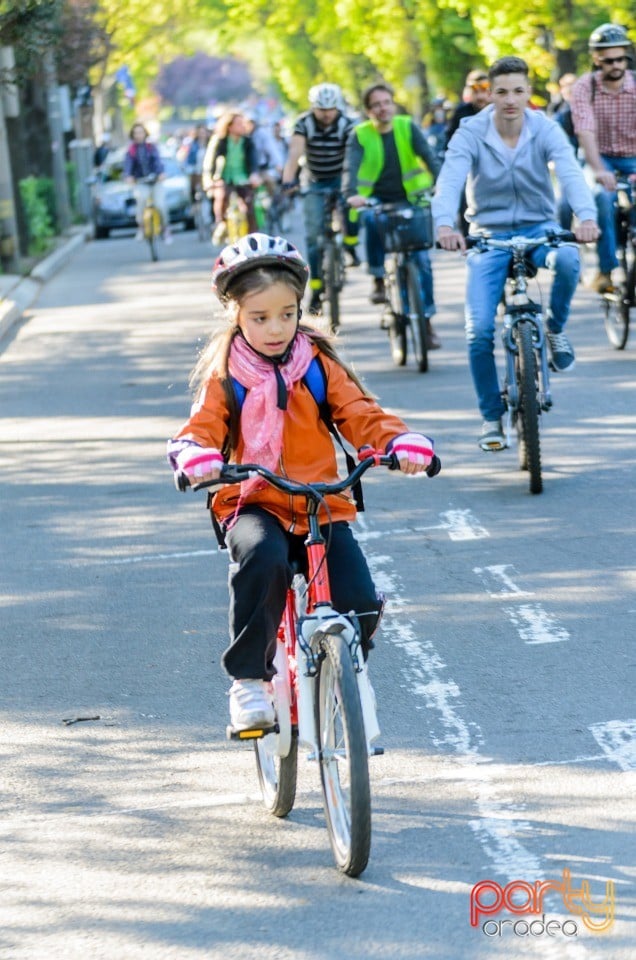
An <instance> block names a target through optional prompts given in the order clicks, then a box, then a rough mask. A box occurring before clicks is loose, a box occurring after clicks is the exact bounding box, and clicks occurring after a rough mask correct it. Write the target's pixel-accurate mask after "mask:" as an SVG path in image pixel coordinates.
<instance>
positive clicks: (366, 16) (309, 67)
mask: <svg viewBox="0 0 636 960" xmlns="http://www.w3.org/2000/svg"><path fill="white" fill-rule="evenodd" d="M199 9H200V13H201V16H202V17H204V18H206V17H207V20H208V22H209V23H210V25H212V24H214V25H215V27H216V28H217V29H218V28H219V24H221V27H220V30H221V36H222V38H223V42H224V43H225V44H227V46H228V48H231V47H233V46H234V45H235V44H237V43H240V42H244V41H245V39H246V37H250V36H252V37H253V36H258V37H259V38H260V41H261V43H262V45H263V47H264V49H265V54H266V57H267V61H268V63H269V66H270V69H271V73H272V76H273V78H274V79H275V80H276V81H277V82H278V84H279V86H280V88H281V89H282V91H283V93H284V95H285V96H286V97H287V99H288V100H289V101H290V102H291V103H292V104H293V105H294V106H297V107H303V106H304V105H305V104H306V95H307V89H308V87H310V86H311V85H312V83H316V82H319V81H321V80H331V81H334V82H336V83H340V84H341V86H342V87H343V89H344V90H345V92H346V93H347V95H348V96H349V98H350V99H351V100H353V101H357V100H358V98H359V93H360V91H361V89H362V88H363V87H364V86H365V85H366V83H368V82H369V81H371V80H373V79H376V78H378V77H382V78H383V79H385V80H387V81H389V82H390V83H392V84H393V85H394V86H395V87H396V91H397V95H398V98H399V99H400V100H402V101H403V102H404V103H405V104H407V105H408V106H409V107H410V108H416V107H417V103H418V96H420V98H421V93H422V92H423V93H424V96H425V97H426V95H429V96H432V95H438V96H439V95H449V94H452V93H455V94H458V93H459V92H460V91H461V88H462V85H463V79H464V76H465V74H466V73H467V72H468V70H470V69H471V68H472V67H475V66H484V65H487V64H488V63H491V62H492V61H493V60H495V59H497V58H498V57H500V56H504V55H507V54H513V53H514V54H516V55H518V56H522V57H524V58H525V59H526V60H527V61H528V63H529V65H530V68H531V71H532V73H533V76H534V77H535V79H536V82H537V83H538V85H539V86H541V85H542V84H545V83H546V82H547V81H548V80H549V79H556V77H557V76H558V75H559V74H560V73H562V72H564V70H566V69H568V70H572V69H577V68H578V69H579V70H583V69H586V67H587V63H588V54H587V39H588V36H589V34H590V32H591V30H592V29H593V27H594V26H595V25H598V24H600V23H603V22H605V21H610V20H612V21H614V22H619V23H624V24H627V25H630V24H632V23H633V21H634V17H633V14H634V10H633V0H618V2H616V3H612V4H607V3H603V2H599V0H525V2H524V4H522V5H519V4H508V5H506V4H504V5H501V4H499V5H495V6H493V4H492V3H491V2H490V0H488V2H485V0H475V2H469V0H377V2H375V3H373V4H369V3H368V0H335V2H334V0H289V2H287V3H285V4H273V3H272V2H271V0H241V3H235V2H233V0H199Z"/></svg>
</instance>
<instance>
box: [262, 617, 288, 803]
mask: <svg viewBox="0 0 636 960" xmlns="http://www.w3.org/2000/svg"><path fill="white" fill-rule="evenodd" d="M290 599H291V598H288V604H287V607H286V610H285V613H284V615H283V620H282V622H281V626H280V628H279V636H278V639H277V641H276V656H275V659H274V666H275V669H276V675H275V676H274V679H273V681H272V685H273V688H274V705H275V707H276V719H277V722H278V733H268V734H266V735H265V736H264V737H261V738H260V739H258V740H255V741H254V750H255V753H256V769H257V771H258V780H259V783H260V786H261V793H262V795H263V803H264V804H265V807H266V809H267V810H269V812H270V813H271V814H273V815H274V816H275V817H286V816H287V814H288V813H289V811H290V810H291V809H292V807H293V806H294V801H295V799H296V779H297V775H298V730H297V728H294V727H292V723H291V699H292V683H293V681H292V677H291V675H290V671H289V661H288V659H287V652H286V651H287V649H290V650H293V649H294V642H295V631H296V623H295V620H294V615H293V613H292V610H291V606H290V602H289V600H290ZM294 602H295V600H294Z"/></svg>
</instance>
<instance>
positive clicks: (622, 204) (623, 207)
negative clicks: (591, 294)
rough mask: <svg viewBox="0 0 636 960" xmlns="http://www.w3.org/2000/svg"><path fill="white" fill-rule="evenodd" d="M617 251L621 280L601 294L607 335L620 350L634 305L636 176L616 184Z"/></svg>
mask: <svg viewBox="0 0 636 960" xmlns="http://www.w3.org/2000/svg"><path fill="white" fill-rule="evenodd" d="M616 191H617V199H616V255H617V257H618V262H619V266H620V267H621V268H622V273H623V276H624V280H622V281H620V282H619V283H613V284H612V286H611V287H609V288H608V289H607V290H604V291H603V293H602V294H601V300H602V305H603V319H604V323H605V332H606V333H607V339H608V340H609V342H610V343H611V345H612V346H613V347H614V348H615V349H616V350H623V349H624V348H625V345H626V343H627V338H628V336H629V311H630V309H631V307H636V219H635V216H636V213H635V211H636V176H635V177H630V178H629V179H628V180H619V181H618V182H617V184H616Z"/></svg>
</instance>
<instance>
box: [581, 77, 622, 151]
mask: <svg viewBox="0 0 636 960" xmlns="http://www.w3.org/2000/svg"><path fill="white" fill-rule="evenodd" d="M592 85H594V86H592ZM571 108H572V119H573V120H574V130H575V131H576V133H577V134H580V133H581V132H582V131H584V130H588V131H591V132H592V133H594V135H595V137H596V145H597V146H598V149H599V153H601V154H604V155H605V156H608V157H636V74H634V72H633V71H631V70H628V71H626V73H625V79H624V81H623V85H622V87H621V88H620V90H616V91H613V90H611V91H610V90H606V89H605V87H604V86H603V84H602V83H601V78H600V75H599V74H598V73H585V74H583V76H582V77H580V78H579V79H578V80H577V81H576V83H575V84H574V87H573V88H572V99H571Z"/></svg>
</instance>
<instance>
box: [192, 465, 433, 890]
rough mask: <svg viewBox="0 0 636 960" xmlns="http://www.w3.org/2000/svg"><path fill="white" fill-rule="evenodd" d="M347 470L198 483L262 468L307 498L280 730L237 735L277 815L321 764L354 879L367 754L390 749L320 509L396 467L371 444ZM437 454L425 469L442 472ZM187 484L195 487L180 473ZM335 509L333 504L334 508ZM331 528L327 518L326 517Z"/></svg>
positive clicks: (367, 800) (346, 868) (340, 845)
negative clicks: (376, 470) (299, 477)
mask: <svg viewBox="0 0 636 960" xmlns="http://www.w3.org/2000/svg"><path fill="white" fill-rule="evenodd" d="M359 456H360V458H361V460H360V463H358V464H357V466H355V467H354V469H353V470H352V471H351V473H350V474H349V476H347V477H345V478H344V479H343V480H338V481H336V482H335V483H313V484H308V483H299V482H296V481H294V480H289V479H287V478H286V477H282V476H279V475H278V474H275V473H272V472H271V471H270V470H268V469H266V468H265V467H262V466H259V465H258V464H240V465H237V464H227V465H225V466H224V467H223V468H222V470H221V476H220V479H219V480H218V481H217V480H214V481H209V482H203V483H200V484H197V485H196V486H194V487H193V489H195V490H198V489H203V488H207V487H212V486H215V485H216V484H218V483H240V482H241V481H243V480H247V479H248V478H249V477H251V476H254V474H258V475H259V476H260V477H262V478H263V479H264V480H266V481H267V483H270V484H271V485H272V486H273V487H276V489H278V490H282V491H284V492H285V493H287V494H289V495H290V496H292V497H303V498H304V500H305V504H306V511H307V518H308V521H309V533H308V535H307V539H306V540H305V547H306V550H307V572H306V577H305V576H304V575H303V574H302V573H301V572H300V571H299V570H297V571H296V573H295V576H294V578H293V581H292V585H291V587H290V588H289V590H288V592H287V600H286V604H285V610H284V613H283V618H282V621H281V624H280V627H279V630H278V637H277V642H276V655H275V658H274V664H275V668H276V675H275V677H274V679H273V682H272V687H273V699H274V705H275V712H276V722H275V724H274V726H273V727H265V728H262V729H252V730H240V731H235V730H234V729H233V728H232V727H229V728H228V737H229V738H230V739H232V740H239V741H247V742H249V741H252V742H253V743H254V748H255V754H256V766H257V771H258V778H259V783H260V786H261V792H262V796H263V802H264V804H265V807H266V808H267V810H268V811H269V812H270V813H272V814H273V815H274V816H276V817H285V816H287V814H288V813H289V812H290V811H291V809H292V808H293V805H294V801H295V798H296V778H297V766H298V747H299V745H302V746H303V747H305V748H306V749H308V751H309V759H311V760H314V761H317V762H318V766H319V768H320V781H321V787H322V794H323V802H324V809H325V816H326V821H327V829H328V832H329V839H330V843H331V848H332V852H333V856H334V859H335V862H336V865H337V867H338V868H339V869H340V870H341V871H342V872H343V873H345V874H346V875H347V876H350V877H357V876H359V875H360V874H361V873H362V871H363V870H364V869H365V867H366V866H367V863H368V861H369V854H370V849H371V788H370V784H369V767H368V761H369V757H373V756H377V755H380V754H382V753H383V750H382V748H381V747H378V746H376V745H375V741H376V740H377V738H378V737H379V735H380V728H379V726H378V720H377V716H376V706H375V695H374V693H373V689H372V687H371V684H370V681H369V674H368V669H367V664H366V663H365V661H364V658H363V655H362V649H361V644H360V627H359V621H358V618H357V616H356V615H355V614H354V613H353V612H351V613H348V614H342V613H338V612H337V611H336V610H335V609H334V607H333V605H332V601H331V590H330V586H329V577H328V572H327V563H326V557H327V551H328V549H329V534H328V533H327V539H325V537H324V536H323V533H322V530H321V522H322V524H323V525H324V524H325V521H324V518H323V520H322V521H321V520H320V519H319V510H320V508H321V507H322V508H323V509H325V508H326V504H325V499H324V498H325V497H326V496H328V495H329V494H338V493H343V492H344V491H345V490H347V489H348V488H350V487H352V486H354V485H355V484H356V483H357V482H358V481H359V480H360V478H361V477H362V475H363V473H365V472H366V471H367V470H368V469H370V468H371V467H376V466H386V467H389V469H397V468H398V467H399V464H398V461H397V459H396V458H395V456H394V455H389V456H385V455H384V454H382V453H380V452H379V451H374V450H370V449H368V450H367V449H364V450H363V451H361V452H360V454H359ZM439 469H440V463H439V460H438V459H437V457H435V458H434V460H433V461H432V463H431V464H430V466H429V468H428V470H427V473H428V474H429V476H435V474H436V473H438V472H439ZM179 485H180V488H181V489H185V488H186V487H187V485H188V483H187V480H186V479H185V478H182V477H180V478H179ZM327 515H328V509H327ZM327 526H329V521H328V520H327Z"/></svg>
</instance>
